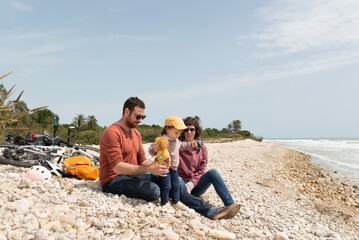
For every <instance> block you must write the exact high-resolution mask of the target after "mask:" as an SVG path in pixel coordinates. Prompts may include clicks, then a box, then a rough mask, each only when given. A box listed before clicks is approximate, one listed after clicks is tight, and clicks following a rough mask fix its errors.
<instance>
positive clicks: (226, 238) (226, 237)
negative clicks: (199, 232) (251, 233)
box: [209, 229, 236, 240]
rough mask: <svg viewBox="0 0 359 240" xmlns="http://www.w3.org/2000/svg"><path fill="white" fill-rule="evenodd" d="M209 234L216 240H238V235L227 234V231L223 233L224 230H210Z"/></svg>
mask: <svg viewBox="0 0 359 240" xmlns="http://www.w3.org/2000/svg"><path fill="white" fill-rule="evenodd" d="M209 234H210V235H211V237H213V238H216V239H223V240H234V239H236V234H234V233H231V232H227V231H222V230H216V229H214V230H210V231H209Z"/></svg>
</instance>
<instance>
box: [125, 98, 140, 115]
mask: <svg viewBox="0 0 359 240" xmlns="http://www.w3.org/2000/svg"><path fill="white" fill-rule="evenodd" d="M135 107H140V108H143V109H144V108H145V103H144V102H143V101H142V100H141V99H139V98H138V97H130V98H129V99H127V100H126V102H125V103H124V104H123V110H122V114H124V113H125V109H126V108H128V110H130V112H131V113H132V112H133V109H135Z"/></svg>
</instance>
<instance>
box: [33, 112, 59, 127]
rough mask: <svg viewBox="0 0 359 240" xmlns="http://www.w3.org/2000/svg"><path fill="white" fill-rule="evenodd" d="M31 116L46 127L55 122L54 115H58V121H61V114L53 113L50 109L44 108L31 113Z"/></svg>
mask: <svg viewBox="0 0 359 240" xmlns="http://www.w3.org/2000/svg"><path fill="white" fill-rule="evenodd" d="M30 116H31V118H32V119H33V120H34V121H35V122H36V123H38V124H40V125H41V126H42V127H46V126H48V125H53V123H54V117H56V119H57V121H59V120H60V119H59V116H58V115H57V114H55V113H53V112H52V111H51V110H49V109H43V110H40V111H37V112H34V113H33V114H31V115H30Z"/></svg>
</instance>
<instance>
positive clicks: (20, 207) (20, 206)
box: [14, 198, 30, 213]
mask: <svg viewBox="0 0 359 240" xmlns="http://www.w3.org/2000/svg"><path fill="white" fill-rule="evenodd" d="M14 203H15V209H16V211H17V212H21V213H25V212H27V211H28V210H29V205H30V202H29V200H28V199H27V198H24V199H21V200H18V201H16V202H14Z"/></svg>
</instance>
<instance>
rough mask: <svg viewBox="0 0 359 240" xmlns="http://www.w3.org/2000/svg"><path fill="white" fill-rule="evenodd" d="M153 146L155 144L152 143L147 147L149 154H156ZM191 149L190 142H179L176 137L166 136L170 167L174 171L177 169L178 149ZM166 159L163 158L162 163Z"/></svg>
mask: <svg viewBox="0 0 359 240" xmlns="http://www.w3.org/2000/svg"><path fill="white" fill-rule="evenodd" d="M154 147H155V144H152V145H151V147H150V148H149V149H148V152H149V154H150V155H151V156H156V153H155V151H154V150H153V149H154ZM190 149H192V142H181V141H180V140H178V139H176V140H173V139H170V138H168V147H167V150H168V151H169V153H170V156H171V166H170V167H171V169H172V170H174V171H177V169H178V165H179V161H180V160H179V154H180V151H187V150H190ZM167 163H168V160H165V161H164V162H163V165H167Z"/></svg>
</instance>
